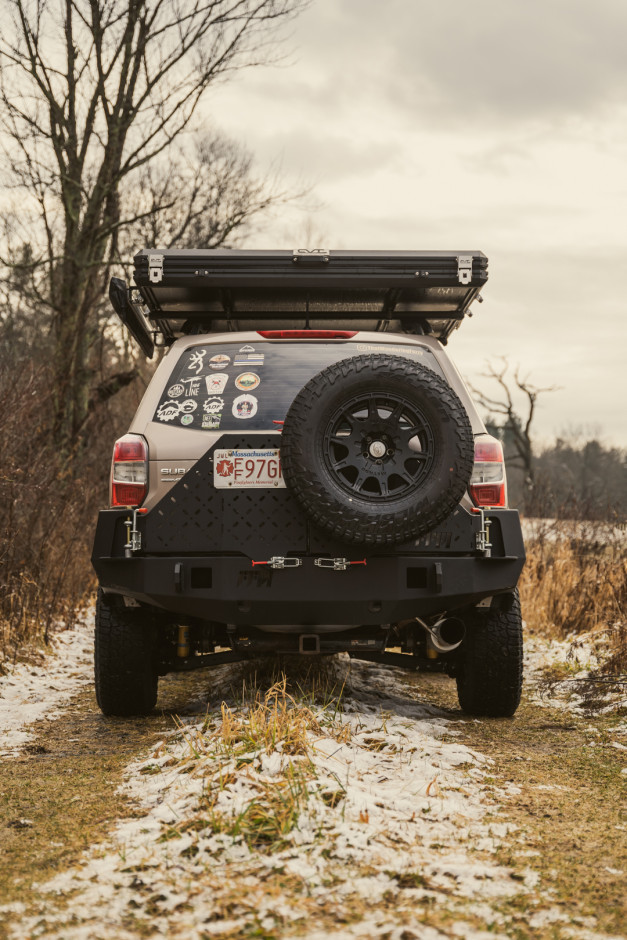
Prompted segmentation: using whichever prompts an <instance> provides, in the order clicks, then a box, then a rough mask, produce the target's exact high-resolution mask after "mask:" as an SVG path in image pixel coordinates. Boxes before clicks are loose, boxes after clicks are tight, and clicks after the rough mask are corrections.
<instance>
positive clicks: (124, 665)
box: [94, 589, 159, 717]
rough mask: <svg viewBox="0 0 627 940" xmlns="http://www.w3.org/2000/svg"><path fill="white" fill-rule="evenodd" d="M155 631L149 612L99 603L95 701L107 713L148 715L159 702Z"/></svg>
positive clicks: (101, 594)
mask: <svg viewBox="0 0 627 940" xmlns="http://www.w3.org/2000/svg"><path fill="white" fill-rule="evenodd" d="M154 638H155V632H154V625H153V623H152V618H151V616H150V611H146V610H145V609H143V608H125V607H121V606H116V605H115V604H114V603H112V602H111V601H109V600H107V597H106V595H105V594H104V592H103V591H102V589H100V590H99V591H98V600H97V602H96V631H95V639H94V666H95V680H96V700H97V702H98V705H99V707H100V709H101V711H102V712H103V713H104V714H105V715H118V716H124V717H128V716H132V715H148V714H150V712H151V711H152V710H153V708H154V707H155V704H156V701H157V688H158V682H159V679H158V675H157V669H156V665H155V643H154Z"/></svg>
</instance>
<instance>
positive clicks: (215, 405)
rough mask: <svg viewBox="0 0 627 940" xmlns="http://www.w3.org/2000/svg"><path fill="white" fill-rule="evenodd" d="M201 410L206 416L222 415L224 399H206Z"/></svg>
mask: <svg viewBox="0 0 627 940" xmlns="http://www.w3.org/2000/svg"><path fill="white" fill-rule="evenodd" d="M202 408H203V411H204V412H205V414H208V415H217V414H222V409H223V408H224V399H223V398H208V399H207V400H206V402H205V403H204V405H203V406H202Z"/></svg>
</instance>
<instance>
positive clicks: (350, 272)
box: [127, 249, 488, 342]
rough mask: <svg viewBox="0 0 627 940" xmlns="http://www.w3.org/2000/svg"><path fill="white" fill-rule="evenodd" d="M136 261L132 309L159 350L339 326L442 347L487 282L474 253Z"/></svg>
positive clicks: (482, 260) (278, 254)
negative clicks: (186, 335) (254, 332)
mask: <svg viewBox="0 0 627 940" xmlns="http://www.w3.org/2000/svg"><path fill="white" fill-rule="evenodd" d="M134 260H135V284H136V287H137V290H131V301H132V306H133V307H134V308H135V309H136V310H137V311H142V312H143V313H145V314H146V315H147V316H148V318H149V319H150V320H151V321H152V324H153V329H155V330H156V331H158V332H160V333H162V334H163V336H164V338H165V340H166V342H170V341H171V340H172V339H174V338H175V337H176V336H178V335H181V333H183V332H197V331H203V330H207V331H219V330H225V331H228V330H245V329H262V328H265V329H281V328H284V329H307V328H310V329H324V328H325V327H329V328H331V327H333V328H338V327H340V326H345V327H347V328H353V329H379V330H385V329H392V330H398V329H400V330H407V331H408V332H427V333H433V334H434V335H435V336H437V337H438V338H440V339H442V340H444V341H446V339H447V337H448V335H449V334H450V332H451V331H452V330H453V329H454V328H455V326H456V325H457V324H458V322H459V321H460V320H461V319H462V318H463V317H464V315H465V313H466V312H467V310H468V307H469V306H470V304H471V303H472V301H473V300H475V298H476V297H477V295H478V293H479V291H480V290H481V288H482V287H483V285H484V284H485V283H486V281H487V279H488V259H487V257H486V256H485V255H484V254H483V252H481V251H326V250H320V249H317V250H314V251H309V250H296V251H285V250H281V251H248V250H229V249H212V250H200V249H198V250H183V249H180V250H179V249H164V250H151V249H143V250H142V251H140V252H139V253H138V254H137V255H135V259H134ZM127 325H128V324H127Z"/></svg>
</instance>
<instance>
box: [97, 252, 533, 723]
mask: <svg viewBox="0 0 627 940" xmlns="http://www.w3.org/2000/svg"><path fill="white" fill-rule="evenodd" d="M486 280H487V259H486V258H485V256H484V255H483V254H481V252H455V253H452V252H451V253H447V252H423V253H416V252H332V253H331V252H293V253H292V252H287V251H272V252H270V251H267V252H260V251H224V250H218V251H196V252H189V251H173V250H168V251H161V252H151V251H142V252H140V253H139V254H138V255H137V256H136V258H135V285H136V286H135V287H133V288H131V289H130V290H127V288H126V285H125V284H124V283H123V282H121V281H115V280H114V281H113V282H112V285H111V291H110V296H111V300H112V302H113V305H114V307H115V309H116V310H117V312H118V313H119V315H120V318H121V319H122V321H123V322H124V323H125V324H126V325H127V327H128V328H129V330H130V332H131V333H132V335H133V336H134V337H135V339H136V340H137V342H138V343H139V344H140V346H141V348H142V349H143V350H144V352H145V353H146V354H147V355H152V352H153V344H154V342H155V340H157V339H158V340H159V341H160V342H161V343H162V344H165V345H167V346H169V349H168V352H167V354H166V355H165V356H164V357H163V359H162V361H161V363H160V364H159V366H158V368H157V370H156V372H155V375H154V378H153V380H152V382H151V383H150V386H149V387H148V389H147V391H146V394H145V396H144V398H143V401H142V403H141V405H140V407H139V409H138V411H137V414H136V415H135V417H134V419H133V422H132V424H131V427H130V429H129V433H128V434H126V435H125V436H124V437H122V438H120V440H119V441H117V442H116V444H115V448H114V455H113V463H112V474H111V508H110V509H106V510H103V511H102V512H101V513H100V515H99V520H98V527H97V532H96V539H95V545H94V553H93V563H94V566H95V569H96V572H97V574H98V578H99V582H100V591H99V599H98V606H97V614H96V692H97V697H98V702H99V705H100V707H101V708H102V710H103V711H104V712H105V713H106V714H144V713H147V712H149V711H150V710H151V709H152V708H153V707H154V705H155V702H156V698H157V684H158V676H159V675H164V674H166V673H167V672H171V671H175V670H183V669H195V668H200V667H206V666H210V665H212V664H217V663H223V662H225V661H235V660H242V659H247V658H251V657H254V656H257V655H260V654H266V653H301V654H309V655H311V654H331V653H336V652H348V653H349V654H350V655H351V656H355V657H358V658H361V659H370V660H375V661H383V662H392V663H394V664H396V665H400V666H404V667H409V668H418V669H426V670H431V671H434V670H436V671H445V672H446V673H448V674H449V675H451V676H454V677H455V678H456V681H457V688H458V693H459V701H460V704H461V707H462V708H463V709H464V710H465V711H467V712H470V713H473V714H487V715H512V714H513V713H514V711H515V709H516V708H517V706H518V702H519V699H520V688H521V679H522V625H521V617H520V607H519V603H518V596H517V592H516V583H517V580H518V577H519V575H520V571H521V569H522V566H523V563H524V548H523V543H522V537H521V529H520V522H519V519H518V514H517V512H515V511H513V510H510V509H508V508H507V496H506V480H505V470H504V464H503V454H502V450H501V446H500V443H499V442H498V441H497V440H495V439H494V438H492V437H490V436H489V435H488V434H487V433H486V430H485V427H484V426H483V424H482V422H481V420H480V418H479V416H478V414H477V412H476V410H475V408H474V406H473V404H472V401H471V400H470V397H469V395H468V392H467V390H466V388H465V386H464V384H463V382H462V380H461V378H460V376H459V374H458V372H457V371H456V370H455V368H454V366H453V365H452V363H451V361H450V359H449V358H448V356H447V355H446V353H445V350H444V345H445V344H446V342H447V340H448V338H449V336H450V334H451V332H452V331H453V330H454V329H455V328H456V327H457V326H458V325H459V323H460V322H461V320H462V319H463V317H464V316H465V314H466V312H467V310H468V308H469V306H470V304H471V303H472V301H473V300H474V299H476V297H477V296H478V294H479V292H480V290H481V287H482V286H483V285H484V283H485V281H486Z"/></svg>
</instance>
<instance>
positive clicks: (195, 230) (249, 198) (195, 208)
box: [118, 134, 304, 261]
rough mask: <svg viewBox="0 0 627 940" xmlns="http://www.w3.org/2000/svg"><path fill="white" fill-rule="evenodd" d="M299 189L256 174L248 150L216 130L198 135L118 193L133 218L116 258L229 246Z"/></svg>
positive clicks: (154, 164)
mask: <svg viewBox="0 0 627 940" xmlns="http://www.w3.org/2000/svg"><path fill="white" fill-rule="evenodd" d="M302 195H304V190H303V191H302V192H300V191H299V192H295V191H288V190H286V189H284V188H283V189H282V188H281V186H280V183H279V180H278V179H277V178H276V175H275V177H274V178H272V177H270V178H268V177H266V178H264V179H261V178H259V177H256V176H255V174H254V170H253V160H252V156H251V154H250V153H248V152H247V151H246V150H244V149H243V148H242V147H240V146H239V145H237V144H236V143H234V142H233V141H230V140H227V139H225V138H224V137H222V136H219V135H217V134H205V135H203V136H198V137H196V139H195V140H194V141H187V140H186V146H185V147H180V148H177V149H176V150H171V152H170V153H169V154H168V155H167V158H166V159H164V160H161V161H159V162H156V161H155V162H153V163H151V164H148V165H147V166H146V167H145V168H144V170H143V172H142V174H141V176H140V177H138V178H134V179H133V180H132V185H131V186H130V187H128V188H127V189H126V190H125V191H124V193H123V201H124V203H125V205H126V206H127V208H129V209H132V210H133V211H132V212H131V214H132V215H133V216H134V217H135V219H136V221H135V222H134V223H133V224H131V225H129V226H128V227H127V228H126V229H125V230H124V231H123V233H122V238H121V241H120V242H119V246H118V248H119V256H120V261H123V260H125V259H127V258H128V256H129V253H130V251H132V249H133V248H135V247H136V246H138V245H141V247H142V248H144V247H145V248H150V247H154V248H156V247H161V248H174V247H177V248H187V247H189V248H198V247H203V248H218V247H220V246H221V245H229V246H232V245H233V244H234V243H235V242H236V241H237V238H238V235H239V234H240V232H241V230H242V229H243V228H244V227H245V228H246V230H247V231H250V229H251V227H252V225H254V224H255V223H256V221H257V218H258V217H259V216H260V215H262V214H263V213H264V212H266V211H267V210H268V209H270V208H271V207H277V206H279V205H281V204H282V203H284V202H287V201H290V200H292V199H294V198H295V197H300V196H302Z"/></svg>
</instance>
